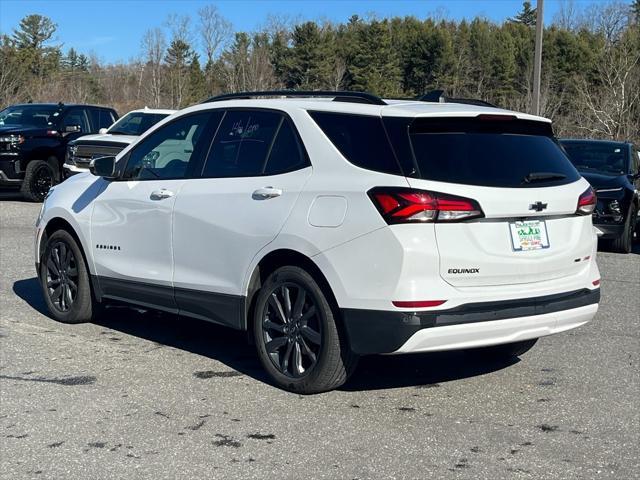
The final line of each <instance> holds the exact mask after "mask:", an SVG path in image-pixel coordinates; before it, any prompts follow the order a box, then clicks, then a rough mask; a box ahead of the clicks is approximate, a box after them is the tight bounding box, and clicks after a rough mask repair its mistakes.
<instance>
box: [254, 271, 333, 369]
mask: <svg viewBox="0 0 640 480" xmlns="http://www.w3.org/2000/svg"><path fill="white" fill-rule="evenodd" d="M261 319H262V341H263V342H264V346H265V349H266V352H267V354H268V355H269V358H270V359H271V362H272V363H273V365H274V366H275V367H276V368H277V369H278V371H279V372H280V373H282V374H283V375H285V376H287V377H290V378H300V377H303V376H305V375H307V374H308V373H309V372H310V371H311V370H312V369H313V367H314V366H315V365H316V363H317V362H318V357H319V356H320V350H321V348H322V322H321V319H320V317H319V314H318V311H317V306H316V303H315V301H314V298H313V295H312V293H311V292H309V291H308V290H307V289H306V288H305V287H304V286H303V285H300V284H297V283H294V282H291V281H289V282H285V283H282V284H279V285H276V286H275V288H274V289H273V290H272V291H271V292H270V293H269V298H268V301H267V302H266V304H265V305H264V308H263V311H262V315H261Z"/></svg>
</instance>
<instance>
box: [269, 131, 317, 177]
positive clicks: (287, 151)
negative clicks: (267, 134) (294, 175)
mask: <svg viewBox="0 0 640 480" xmlns="http://www.w3.org/2000/svg"><path fill="white" fill-rule="evenodd" d="M308 166H309V161H308V160H307V157H306V155H305V154H304V152H303V151H302V148H301V146H300V142H299V140H298V137H297V136H296V133H295V132H294V130H293V127H292V126H291V122H289V121H288V120H287V119H283V121H282V124H281V125H280V129H279V130H278V133H277V134H276V138H275V140H274V142H273V146H272V147H271V152H270V153H269V158H268V159H267V165H266V167H265V171H264V174H265V175H278V174H280V173H285V172H291V171H293V170H298V169H300V168H304V167H308Z"/></svg>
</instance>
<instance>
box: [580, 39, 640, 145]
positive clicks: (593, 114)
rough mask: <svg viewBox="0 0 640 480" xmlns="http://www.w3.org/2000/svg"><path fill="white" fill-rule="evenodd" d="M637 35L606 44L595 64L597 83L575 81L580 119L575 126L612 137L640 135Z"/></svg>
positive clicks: (639, 64)
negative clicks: (579, 101) (579, 106)
mask: <svg viewBox="0 0 640 480" xmlns="http://www.w3.org/2000/svg"><path fill="white" fill-rule="evenodd" d="M637 41H638V40H637V35H635V38H634V36H633V35H625V36H623V37H622V38H621V39H620V41H619V42H618V43H617V44H615V45H608V46H606V47H605V48H604V49H603V51H602V53H601V55H600V58H599V60H598V63H597V66H596V80H597V82H596V83H594V82H589V81H588V80H587V79H586V78H582V79H581V80H580V81H579V82H578V83H577V86H576V88H577V90H578V94H579V96H580V100H581V103H580V105H581V107H582V108H581V113H582V121H581V122H580V124H579V125H578V128H580V129H581V130H585V131H587V132H589V134H590V135H593V136H596V137H604V138H610V139H615V140H624V139H627V138H633V137H636V138H637V135H638V134H640V121H639V120H638V119H639V118H640V116H639V112H640V51H639V50H638V48H637V46H636V45H634V43H635V42H637Z"/></svg>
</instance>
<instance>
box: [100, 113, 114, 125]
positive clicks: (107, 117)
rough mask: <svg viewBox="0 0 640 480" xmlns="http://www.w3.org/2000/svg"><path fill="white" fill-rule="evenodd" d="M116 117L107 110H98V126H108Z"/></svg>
mask: <svg viewBox="0 0 640 480" xmlns="http://www.w3.org/2000/svg"><path fill="white" fill-rule="evenodd" d="M115 121H116V119H115V117H114V116H113V113H112V112H110V111H109V110H100V128H109V127H110V126H111V125H113V122H115Z"/></svg>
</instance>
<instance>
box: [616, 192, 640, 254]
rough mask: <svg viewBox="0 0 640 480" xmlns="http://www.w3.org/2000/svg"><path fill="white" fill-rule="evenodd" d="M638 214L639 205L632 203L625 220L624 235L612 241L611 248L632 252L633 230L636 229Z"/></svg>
mask: <svg viewBox="0 0 640 480" xmlns="http://www.w3.org/2000/svg"><path fill="white" fill-rule="evenodd" d="M636 215H637V207H636V206H635V205H633V204H632V205H631V207H630V208H629V212H628V213H627V219H626V220H625V222H624V230H623V232H622V235H620V236H619V237H618V238H616V239H614V240H612V241H611V248H612V249H613V250H614V251H616V252H618V253H630V252H631V248H632V247H633V231H634V229H635V225H634V223H635V221H636Z"/></svg>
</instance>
